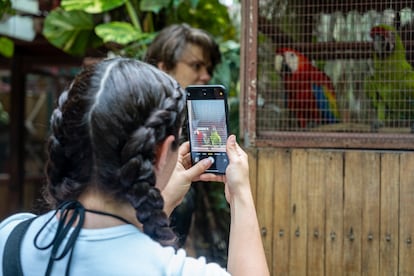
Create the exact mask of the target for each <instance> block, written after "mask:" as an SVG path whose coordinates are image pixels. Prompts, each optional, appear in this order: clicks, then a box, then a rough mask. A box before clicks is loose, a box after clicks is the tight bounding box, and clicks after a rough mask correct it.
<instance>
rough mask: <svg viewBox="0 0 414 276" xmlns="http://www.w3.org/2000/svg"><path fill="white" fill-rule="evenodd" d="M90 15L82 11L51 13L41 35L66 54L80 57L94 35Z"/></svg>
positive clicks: (56, 11) (57, 11)
mask: <svg viewBox="0 0 414 276" xmlns="http://www.w3.org/2000/svg"><path fill="white" fill-rule="evenodd" d="M93 29H94V22H93V18H92V15H91V14H88V13H85V12H83V11H65V10H62V9H56V10H54V11H52V12H51V13H50V14H49V15H48V16H47V17H46V20H45V22H44V27H43V35H44V36H45V37H46V38H47V40H48V41H49V42H50V43H51V44H53V45H54V46H56V47H58V48H60V49H62V50H63V51H65V52H66V53H69V54H72V55H78V56H81V55H83V54H84V53H85V51H86V49H87V48H88V47H89V43H90V41H92V40H93V38H94V36H95V33H94V31H93Z"/></svg>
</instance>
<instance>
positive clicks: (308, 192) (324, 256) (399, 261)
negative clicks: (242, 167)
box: [249, 148, 414, 276]
mask: <svg viewBox="0 0 414 276" xmlns="http://www.w3.org/2000/svg"><path fill="white" fill-rule="evenodd" d="M249 158H250V165H251V176H250V177H251V181H252V185H253V191H254V196H255V200H256V206H257V211H258V215H259V222H260V225H261V229H262V237H263V241H264V246H265V251H266V255H267V258H268V263H269V266H270V269H271V272H272V275H294V276H296V275H335V276H339V275H375V276H377V275H387V276H389V275H414V248H413V241H412V239H413V238H414V152H398V151H396V152H388V151H353V150H316V149H280V148H279V149H276V148H256V149H250V150H249Z"/></svg>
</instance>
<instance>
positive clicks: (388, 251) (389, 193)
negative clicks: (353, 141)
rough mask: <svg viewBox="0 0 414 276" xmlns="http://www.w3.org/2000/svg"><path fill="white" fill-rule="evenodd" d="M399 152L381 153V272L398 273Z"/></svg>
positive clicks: (387, 273)
mask: <svg viewBox="0 0 414 276" xmlns="http://www.w3.org/2000/svg"><path fill="white" fill-rule="evenodd" d="M399 163H400V162H399V154H397V153H383V154H382V155H381V226H380V237H381V239H380V273H379V275H384V276H385V275H386V276H390V275H398V242H399V241H398V234H399V230H398V222H399V218H398V215H399V214H398V212H399V210H398V208H399V172H400V170H399Z"/></svg>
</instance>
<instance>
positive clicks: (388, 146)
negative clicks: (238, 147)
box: [239, 0, 414, 150]
mask: <svg viewBox="0 0 414 276" xmlns="http://www.w3.org/2000/svg"><path fill="white" fill-rule="evenodd" d="M258 2H259V0H242V1H241V4H242V9H241V16H242V22H241V30H242V31H241V40H240V41H241V49H240V65H241V66H240V100H241V104H240V114H239V115H240V135H241V136H242V140H243V144H244V146H245V147H298V148H338V149H339V148H340V149H380V150H413V149H414V134H412V133H392V132H389V133H388V132H387V133H363V132H304V131H258V130H257V123H256V122H257V121H256V112H257V93H258V89H257V80H258V79H257V64H258V56H257V49H258V43H257V37H258V36H257V34H258V31H259V28H258V27H259V18H258V14H259V13H258V9H259V5H258ZM325 2H329V1H328V0H326V1H325ZM319 4H320V3H319ZM373 5H375V4H374V3H369V4H364V5H360V6H359V8H362V9H368V8H371V6H373ZM332 44H335V46H337V45H339V47H349V45H351V43H333V42H327V43H318V44H317V46H316V47H322V48H325V47H331V46H332ZM341 44H342V46H341ZM352 45H354V47H357V48H358V49H363V51H362V55H364V56H367V55H368V53H367V52H368V46H367V43H357V44H355V43H354V42H353V43H352ZM302 47H307V45H302ZM298 48H300V46H299V47H298ZM302 49H303V48H302ZM348 49H349V48H348ZM304 50H305V52H307V51H309V49H304ZM306 50H307V51H306Z"/></svg>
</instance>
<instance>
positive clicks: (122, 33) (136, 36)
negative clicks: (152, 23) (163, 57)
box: [95, 21, 149, 45]
mask: <svg viewBox="0 0 414 276" xmlns="http://www.w3.org/2000/svg"><path fill="white" fill-rule="evenodd" d="M95 32H96V34H97V35H98V36H99V37H100V38H102V39H103V41H104V42H115V43H118V44H121V45H126V44H129V43H131V42H134V41H137V40H141V39H145V38H146V37H148V36H149V34H146V33H142V32H139V31H138V30H137V29H136V28H134V27H133V26H132V25H131V24H129V23H126V22H119V21H117V22H110V23H106V24H100V25H98V26H96V28H95Z"/></svg>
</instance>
